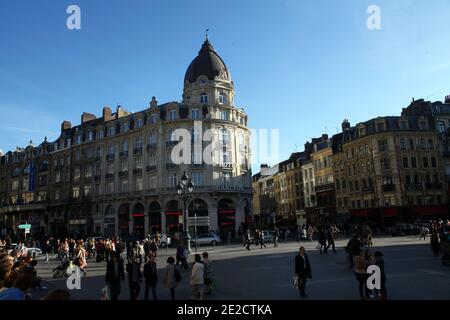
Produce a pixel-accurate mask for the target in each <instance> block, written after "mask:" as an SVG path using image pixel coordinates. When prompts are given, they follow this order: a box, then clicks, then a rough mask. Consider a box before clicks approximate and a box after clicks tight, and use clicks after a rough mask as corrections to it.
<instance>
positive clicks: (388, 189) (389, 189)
mask: <svg viewBox="0 0 450 320" xmlns="http://www.w3.org/2000/svg"><path fill="white" fill-rule="evenodd" d="M393 191H395V184H384V185H383V192H393Z"/></svg>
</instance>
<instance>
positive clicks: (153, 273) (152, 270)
mask: <svg viewBox="0 0 450 320" xmlns="http://www.w3.org/2000/svg"><path fill="white" fill-rule="evenodd" d="M144 278H145V294H144V297H145V300H148V294H149V291H150V287H151V288H152V294H153V300H158V297H157V295H156V284H157V283H158V272H157V269H156V262H155V256H154V255H153V254H150V256H149V261H148V262H147V263H146V264H145V265H144Z"/></svg>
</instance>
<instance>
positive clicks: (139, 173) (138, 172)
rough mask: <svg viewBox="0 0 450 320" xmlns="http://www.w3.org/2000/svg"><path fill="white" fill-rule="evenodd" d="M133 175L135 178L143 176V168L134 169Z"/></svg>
mask: <svg viewBox="0 0 450 320" xmlns="http://www.w3.org/2000/svg"><path fill="white" fill-rule="evenodd" d="M133 175H134V176H141V175H142V169H141V168H136V169H133Z"/></svg>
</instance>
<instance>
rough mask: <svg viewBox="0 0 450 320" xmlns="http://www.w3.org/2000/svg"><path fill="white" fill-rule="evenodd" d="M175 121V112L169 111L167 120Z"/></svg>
mask: <svg viewBox="0 0 450 320" xmlns="http://www.w3.org/2000/svg"><path fill="white" fill-rule="evenodd" d="M176 119H177V110H170V111H169V120H170V121H174V120H176Z"/></svg>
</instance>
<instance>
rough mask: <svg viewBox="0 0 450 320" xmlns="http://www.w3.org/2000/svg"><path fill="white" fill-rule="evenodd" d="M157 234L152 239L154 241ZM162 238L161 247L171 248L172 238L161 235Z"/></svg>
mask: <svg viewBox="0 0 450 320" xmlns="http://www.w3.org/2000/svg"><path fill="white" fill-rule="evenodd" d="M155 236H156V234H154V235H152V236H151V237H150V239H154V238H155ZM160 236H161V238H160V240H159V246H160V247H161V248H166V247H170V246H171V245H172V238H170V237H169V236H168V235H167V234H160Z"/></svg>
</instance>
